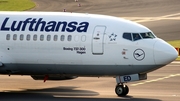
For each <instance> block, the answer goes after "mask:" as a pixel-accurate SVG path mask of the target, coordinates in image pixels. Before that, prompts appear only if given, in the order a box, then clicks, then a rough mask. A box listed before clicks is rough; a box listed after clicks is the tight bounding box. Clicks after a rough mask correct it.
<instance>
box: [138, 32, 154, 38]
mask: <svg viewBox="0 0 180 101" xmlns="http://www.w3.org/2000/svg"><path fill="white" fill-rule="evenodd" d="M140 34H141V36H142V38H143V39H148V38H152V39H153V38H155V36H154V35H153V34H152V33H151V32H147V33H140Z"/></svg>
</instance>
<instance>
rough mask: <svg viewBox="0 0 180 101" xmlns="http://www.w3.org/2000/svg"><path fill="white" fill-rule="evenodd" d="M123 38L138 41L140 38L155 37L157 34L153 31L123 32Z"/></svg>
mask: <svg viewBox="0 0 180 101" xmlns="http://www.w3.org/2000/svg"><path fill="white" fill-rule="evenodd" d="M123 38H124V39H127V40H130V41H137V40H140V39H153V38H156V36H155V35H154V34H153V33H151V32H144V33H127V32H126V33H123Z"/></svg>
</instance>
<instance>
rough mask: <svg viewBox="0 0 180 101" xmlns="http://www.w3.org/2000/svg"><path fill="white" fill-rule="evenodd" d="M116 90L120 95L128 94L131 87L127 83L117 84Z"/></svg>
mask: <svg viewBox="0 0 180 101" xmlns="http://www.w3.org/2000/svg"><path fill="white" fill-rule="evenodd" d="M115 92H116V94H117V95H118V96H126V95H127V94H128V93H129V88H128V86H127V85H117V86H116V88H115Z"/></svg>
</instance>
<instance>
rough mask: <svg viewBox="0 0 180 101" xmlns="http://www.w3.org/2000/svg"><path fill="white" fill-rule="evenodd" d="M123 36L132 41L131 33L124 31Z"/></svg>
mask: <svg viewBox="0 0 180 101" xmlns="http://www.w3.org/2000/svg"><path fill="white" fill-rule="evenodd" d="M123 38H124V39H128V40H130V41H132V36H131V33H124V34H123Z"/></svg>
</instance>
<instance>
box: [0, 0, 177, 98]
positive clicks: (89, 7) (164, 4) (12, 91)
mask: <svg viewBox="0 0 180 101" xmlns="http://www.w3.org/2000/svg"><path fill="white" fill-rule="evenodd" d="M33 1H35V2H36V5H37V7H36V8H34V9H32V11H63V9H66V10H67V11H68V12H80V13H96V14H105V15H112V16H117V17H123V18H125V19H129V20H132V21H135V22H138V23H141V24H143V25H145V26H147V27H148V28H150V29H151V30H152V31H153V32H154V33H155V34H156V35H157V36H158V37H160V38H162V39H164V40H180V28H179V26H180V7H179V4H180V0H99V1H97V0H96V1H95V0H79V1H78V2H74V0H33ZM78 4H81V7H78ZM179 67H180V63H179V62H177V61H175V62H173V63H171V64H169V65H167V66H165V67H163V68H161V69H159V70H156V71H154V72H152V73H149V74H148V80H146V81H139V82H132V83H128V84H127V85H128V86H129V89H130V92H129V94H128V96H127V97H117V96H116V94H115V92H114V88H115V85H116V82H115V79H114V78H86V77H80V78H77V79H74V80H69V81H47V82H46V83H43V81H34V80H32V79H31V78H30V77H29V76H10V77H8V76H0V101H64V100H66V101H96V100H98V101H126V100H128V101H179V99H180V80H179V78H180V68H179Z"/></svg>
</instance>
